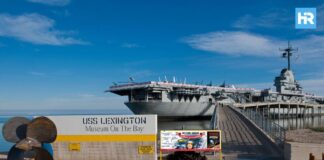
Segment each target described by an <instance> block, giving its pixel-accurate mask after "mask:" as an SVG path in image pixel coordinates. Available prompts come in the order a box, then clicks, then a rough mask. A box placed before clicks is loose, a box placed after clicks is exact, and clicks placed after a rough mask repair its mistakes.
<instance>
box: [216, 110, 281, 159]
mask: <svg viewBox="0 0 324 160" xmlns="http://www.w3.org/2000/svg"><path fill="white" fill-rule="evenodd" d="M218 128H219V129H221V130H222V148H223V154H224V155H225V159H226V160H227V159H244V160H248V159H251V160H254V159H260V160H262V159H264V160H268V159H269V160H270V159H271V160H279V159H283V158H282V154H281V152H280V150H279V148H277V146H276V145H275V144H273V142H271V140H270V139H269V138H268V137H267V136H266V135H264V134H262V132H261V131H260V130H258V129H257V128H256V126H254V125H253V124H252V123H251V122H250V121H248V120H247V119H246V118H245V117H243V115H241V114H240V113H238V112H236V111H234V110H233V109H232V108H230V107H228V106H225V105H224V106H223V105H219V107H218Z"/></svg>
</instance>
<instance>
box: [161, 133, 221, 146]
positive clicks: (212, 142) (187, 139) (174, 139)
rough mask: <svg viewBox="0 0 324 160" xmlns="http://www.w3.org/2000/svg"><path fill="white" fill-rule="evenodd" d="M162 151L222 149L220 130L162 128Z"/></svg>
mask: <svg viewBox="0 0 324 160" xmlns="http://www.w3.org/2000/svg"><path fill="white" fill-rule="evenodd" d="M160 138H161V140H160V142H161V146H160V149H161V150H162V151H220V150H221V131H220V130H162V131H161V136H160Z"/></svg>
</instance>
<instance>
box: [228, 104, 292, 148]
mask: <svg viewBox="0 0 324 160" xmlns="http://www.w3.org/2000/svg"><path fill="white" fill-rule="evenodd" d="M231 108H232V109H234V110H236V111H238V112H239V113H241V114H242V115H243V116H245V117H246V118H248V119H249V120H251V121H252V122H253V123H254V124H255V125H257V126H258V127H259V128H260V129H262V130H263V131H264V132H265V133H266V134H267V135H268V136H270V137H271V138H272V140H273V141H274V142H275V143H276V144H277V145H278V146H280V147H283V143H284V142H285V135H286V133H285V132H286V131H285V129H284V128H283V127H281V126H280V125H278V124H277V123H275V122H273V121H272V120H271V119H270V118H268V117H265V116H264V115H262V114H261V113H259V112H256V111H254V110H252V109H245V110H244V109H238V108H236V107H231Z"/></svg>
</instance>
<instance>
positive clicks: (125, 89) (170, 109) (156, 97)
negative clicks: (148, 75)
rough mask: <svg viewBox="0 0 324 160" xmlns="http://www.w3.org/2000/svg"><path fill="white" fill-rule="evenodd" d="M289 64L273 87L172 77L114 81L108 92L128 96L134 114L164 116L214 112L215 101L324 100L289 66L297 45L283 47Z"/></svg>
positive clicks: (310, 102) (313, 102) (313, 101)
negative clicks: (214, 83) (203, 82)
mask: <svg viewBox="0 0 324 160" xmlns="http://www.w3.org/2000/svg"><path fill="white" fill-rule="evenodd" d="M283 51H284V53H283V57H284V58H287V59H288V67H287V68H284V69H282V71H281V73H280V75H279V76H278V77H276V78H275V80H274V86H275V88H276V91H272V90H271V89H264V90H257V89H254V88H236V87H234V86H227V85H225V84H223V85H221V86H212V85H196V84H185V83H176V82H174V81H173V82H169V81H158V82H155V81H149V82H142V83H136V82H130V83H127V84H121V85H118V84H115V85H113V86H111V87H110V89H109V90H108V91H109V92H112V93H115V94H118V95H121V96H128V101H127V102H125V104H126V105H127V107H128V108H129V109H130V110H131V111H132V112H133V113H135V114H158V115H159V116H165V117H190V116H211V115H212V114H213V112H214V108H215V104H216V103H252V102H290V103H309V104H324V97H319V96H315V95H313V94H307V93H304V92H303V90H302V87H301V86H300V84H299V83H298V82H297V81H296V80H295V77H294V73H293V71H292V70H291V67H290V57H291V56H292V51H294V49H293V48H292V47H291V46H290V45H289V44H288V48H286V49H284V50H283Z"/></svg>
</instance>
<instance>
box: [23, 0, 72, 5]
mask: <svg viewBox="0 0 324 160" xmlns="http://www.w3.org/2000/svg"><path fill="white" fill-rule="evenodd" d="M28 1H29V2H33V3H41V4H46V5H51V6H66V5H68V4H69V3H70V0H28Z"/></svg>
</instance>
